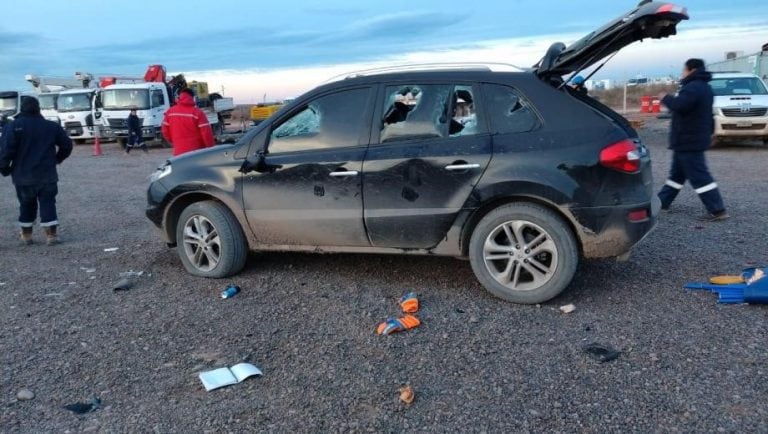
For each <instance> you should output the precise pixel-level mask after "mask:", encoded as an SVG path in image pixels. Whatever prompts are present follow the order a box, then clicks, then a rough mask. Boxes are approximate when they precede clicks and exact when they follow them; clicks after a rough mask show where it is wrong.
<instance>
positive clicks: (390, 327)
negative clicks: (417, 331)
mask: <svg viewBox="0 0 768 434" xmlns="http://www.w3.org/2000/svg"><path fill="white" fill-rule="evenodd" d="M420 324H421V321H419V319H418V318H416V317H415V316H413V315H405V316H404V317H402V318H395V317H390V318H387V320H386V321H384V322H383V323H381V324H379V327H378V328H376V333H378V334H380V335H391V334H392V333H397V332H404V331H406V330H410V329H412V328H416V327H418V326H419V325H420Z"/></svg>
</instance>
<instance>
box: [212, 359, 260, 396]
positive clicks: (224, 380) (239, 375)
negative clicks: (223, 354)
mask: <svg viewBox="0 0 768 434" xmlns="http://www.w3.org/2000/svg"><path fill="white" fill-rule="evenodd" d="M262 375H263V374H262V373H261V370H260V369H259V368H257V367H255V366H253V365H251V364H250V363H239V364H237V365H235V366H233V367H231V368H220V369H214V370H213V371H207V372H201V373H200V381H202V382H203V386H205V391H206V392H210V391H211V390H214V389H218V388H219V387H224V386H230V385H232V384H237V383H240V382H241V381H244V380H245V379H246V378H249V377H253V376H259V377H260V376H262Z"/></svg>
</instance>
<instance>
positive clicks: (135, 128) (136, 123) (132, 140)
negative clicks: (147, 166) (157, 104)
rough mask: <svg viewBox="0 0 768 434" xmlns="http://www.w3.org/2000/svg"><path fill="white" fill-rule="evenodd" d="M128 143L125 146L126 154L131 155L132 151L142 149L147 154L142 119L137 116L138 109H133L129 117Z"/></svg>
mask: <svg viewBox="0 0 768 434" xmlns="http://www.w3.org/2000/svg"><path fill="white" fill-rule="evenodd" d="M127 124H128V143H126V145H125V153H126V154H130V153H131V149H133V148H135V147H137V146H138V147H140V148H141V150H142V151H144V153H145V154H146V153H147V144H146V143H144V138H143V137H142V135H143V134H142V131H141V118H139V116H138V115H137V114H136V109H131V114H130V115H128V122H127Z"/></svg>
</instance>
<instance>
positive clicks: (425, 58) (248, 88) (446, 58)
mask: <svg viewBox="0 0 768 434" xmlns="http://www.w3.org/2000/svg"><path fill="white" fill-rule="evenodd" d="M767 31H768V25H765V24H763V25H752V26H735V25H727V26H722V25H716V24H715V23H712V26H711V27H706V28H702V27H697V28H693V29H690V30H684V31H682V32H681V33H680V34H679V35H677V36H674V37H672V38H669V39H663V40H648V41H645V42H642V43H636V44H633V45H632V46H630V47H627V48H626V49H624V50H622V51H621V52H620V53H619V54H618V55H617V56H616V57H615V58H614V59H613V60H612V61H611V62H610V63H609V64H608V65H607V66H606V68H605V69H604V70H602V71H600V72H599V73H598V75H596V78H601V77H602V78H615V79H624V78H627V77H631V76H634V75H637V74H640V73H655V74H678V72H679V70H680V68H681V65H682V64H683V62H684V61H685V60H686V59H688V58H690V57H702V58H705V59H706V60H708V61H717V60H720V59H722V58H723V56H724V53H725V52H726V51H745V52H747V53H751V52H755V51H758V50H759V49H760V46H761V45H762V44H764V43H766V42H768V39H766V34H767V33H768V32H767ZM581 36H582V35H580V34H561V35H549V36H540V37H536V38H515V39H503V40H491V41H483V42H479V43H475V44H472V45H471V46H466V47H458V48H455V49H445V50H432V51H422V52H411V53H404V54H403V55H398V56H388V57H385V58H382V59H380V60H379V61H374V62H365V63H347V64H336V65H317V66H310V67H298V68H285V69H262V70H258V69H255V70H242V71H231V70H220V71H200V72H190V73H188V74H187V76H188V77H190V78H193V79H195V80H205V81H208V82H209V84H210V85H211V88H212V89H220V87H221V86H222V85H223V86H225V88H226V94H227V95H229V96H234V97H235V99H236V100H237V101H238V102H243V103H254V102H260V101H262V100H263V99H264V95H265V94H266V99H267V100H281V99H284V98H288V97H295V96H298V95H300V94H302V93H304V92H306V91H308V90H311V89H312V88H314V87H316V86H317V85H319V84H322V83H323V82H325V81H327V80H328V79H330V78H331V77H334V76H338V75H343V74H346V73H349V72H351V71H357V70H364V69H369V68H376V67H386V66H391V65H402V64H413V63H444V62H448V63H450V62H499V63H511V64H515V65H519V66H522V67H529V66H531V65H533V64H535V63H536V62H538V60H539V59H540V58H541V56H542V55H543V54H544V52H545V51H546V49H547V48H548V47H549V45H550V44H551V43H552V42H555V41H565V42H566V43H567V42H572V41H575V40H576V39H578V38H579V37H581Z"/></svg>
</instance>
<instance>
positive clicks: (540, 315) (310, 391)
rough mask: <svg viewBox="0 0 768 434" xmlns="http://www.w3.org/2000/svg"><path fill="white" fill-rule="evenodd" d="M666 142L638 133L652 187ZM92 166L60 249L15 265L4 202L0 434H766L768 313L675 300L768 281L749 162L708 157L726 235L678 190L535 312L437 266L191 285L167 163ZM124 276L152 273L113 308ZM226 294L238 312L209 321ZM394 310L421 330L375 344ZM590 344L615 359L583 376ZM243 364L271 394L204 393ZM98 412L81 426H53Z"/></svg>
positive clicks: (302, 272) (108, 159)
mask: <svg viewBox="0 0 768 434" xmlns="http://www.w3.org/2000/svg"><path fill="white" fill-rule="evenodd" d="M666 128H668V124H667V123H666V122H658V121H654V122H652V123H650V124H649V125H648V126H647V127H646V128H645V129H644V130H643V136H644V138H645V140H646V142H647V144H648V145H649V146H650V147H651V149H652V151H653V152H654V157H655V170H656V172H655V173H656V183H657V184H659V185H660V184H661V183H662V182H663V179H664V174H665V173H666V170H667V164H668V161H669V155H668V153H667V151H666V150H665V146H664V142H665V131H666ZM105 153H106V155H105V156H103V157H100V158H96V157H92V156H91V155H90V148H89V147H79V148H77V149H76V151H75V153H74V156H73V157H72V158H71V159H70V160H68V161H67V162H66V163H65V164H64V166H63V167H62V168H61V178H62V182H61V184H60V190H61V193H60V196H59V202H60V220H61V221H62V230H61V236H62V238H63V240H64V241H65V243H64V244H62V245H60V246H57V247H53V248H48V247H46V246H44V245H40V244H38V245H35V246H32V247H26V248H23V247H20V246H19V245H18V242H17V239H16V238H17V234H16V229H15V227H14V222H15V219H16V211H15V208H16V203H15V196H14V194H13V192H12V187H11V185H10V182H9V180H7V179H3V180H2V181H1V182H0V197H3V199H2V201H0V229H1V230H0V255H2V261H1V265H0V294H1V295H2V299H3V302H2V315H0V348H2V351H1V352H0V431H2V432H36V433H37V432H81V431H101V432H152V431H155V432H243V431H262V432H290V431H293V432H308V431H314V432H317V431H323V432H327V431H332V432H337V431H373V432H401V431H406V430H408V431H436V432H483V431H486V432H665V433H667V432H693V433H701V432H768V404H766V399H765V397H766V396H768V382H766V381H765V375H766V371H768V365H766V363H767V362H768V348H767V347H766V345H765V336H766V332H767V331H768V321H767V319H766V317H767V315H766V313H767V312H768V311H766V310H765V308H764V307H760V306H718V305H717V304H716V303H715V302H716V300H715V296H714V295H709V294H699V293H687V292H685V291H684V290H682V285H683V283H684V282H686V281H692V280H699V281H700V280H703V279H705V278H706V277H708V276H710V275H713V274H718V273H732V272H736V271H738V270H740V269H741V268H743V267H745V266H747V265H755V264H765V263H768V249H766V246H767V244H768V241H766V240H768V229H767V228H766V225H765V217H760V216H765V215H766V214H768V202H767V201H766V200H765V191H766V188H768V178H767V177H766V175H765V173H766V172H765V170H766V169H765V167H766V164H765V163H766V161H768V149H766V148H764V147H762V146H740V147H728V148H719V149H715V150H713V151H711V153H710V154H709V155H710V161H711V165H712V168H713V172H714V173H715V176H716V177H717V178H718V181H719V182H720V184H721V185H722V190H723V193H724V195H725V198H726V201H727V203H728V204H729V206H730V209H731V212H732V214H733V219H731V220H730V221H728V222H724V223H717V224H705V225H699V224H697V223H696V222H695V220H694V218H693V217H694V216H695V215H697V214H699V213H700V212H701V205H700V204H699V202H698V199H697V197H696V196H695V194H694V193H693V192H692V191H691V189H690V187H688V188H687V189H686V190H685V192H684V193H683V194H682V195H681V197H680V199H679V201H678V203H677V204H676V206H675V207H674V212H673V213H671V214H669V215H666V216H664V218H663V220H662V221H661V223H660V224H659V227H658V229H657V230H656V231H655V232H654V233H653V234H652V235H651V236H650V237H649V238H648V239H647V241H646V242H645V243H644V244H642V245H641V246H640V247H639V248H638V249H637V250H636V253H635V255H634V256H633V258H632V260H631V261H630V262H628V263H617V262H614V261H605V262H590V263H584V264H583V265H582V266H581V269H580V272H579V273H578V276H577V278H576V280H575V281H574V283H573V285H572V286H571V287H570V288H569V289H568V290H567V291H566V292H565V293H564V294H563V295H562V296H561V297H559V298H558V299H556V300H554V301H552V302H550V303H547V304H544V305H542V306H517V305H513V304H509V303H505V302H502V301H500V300H498V299H495V298H493V297H491V296H490V295H488V294H486V293H485V292H484V291H483V290H482V288H480V286H479V285H478V283H477V282H476V281H475V279H474V277H473V275H472V272H471V270H470V266H469V264H468V263H466V262H462V261H457V260H454V259H445V258H421V257H419V258H414V257H390V256H351V255H304V254H254V255H252V256H251V258H250V260H249V263H248V267H247V269H246V271H245V272H243V273H242V274H241V275H240V276H237V277H236V278H234V279H231V280H226V281H225V280H221V281H216V280H205V279H199V278H194V277H191V276H189V275H187V274H186V273H185V272H184V271H183V269H182V267H181V265H180V263H179V261H178V260H177V258H176V255H175V251H173V250H169V249H167V248H166V247H165V246H164V245H163V244H162V243H161V242H160V240H159V239H158V238H157V237H156V236H155V234H154V232H153V229H152V228H151V225H150V224H149V222H148V221H147V220H146V219H145V218H144V216H143V210H144V205H145V185H146V176H147V175H148V174H149V173H150V172H151V171H152V169H153V168H154V167H156V166H157V164H158V163H159V162H161V161H162V160H163V159H164V158H165V157H166V156H167V155H168V152H167V151H166V150H159V149H156V150H152V151H151V152H150V154H149V155H141V154H140V153H137V155H131V156H130V157H125V156H123V155H121V154H120V153H119V151H118V149H117V147H116V145H107V146H105ZM38 236H39V235H38ZM111 247H118V248H119V250H118V251H116V252H105V251H104V249H105V248H111ZM128 270H141V271H145V272H146V273H148V274H147V275H145V276H144V277H142V278H141V279H140V280H139V282H138V284H137V286H136V287H135V288H134V289H131V290H130V291H127V292H120V293H115V292H113V291H111V290H110V289H109V285H111V284H112V283H113V282H115V281H117V280H119V279H118V278H119V273H121V272H125V271H128ZM89 271H90V272H89ZM230 282H234V283H237V284H239V285H240V286H242V287H243V292H242V293H241V294H239V295H238V296H237V297H235V298H233V299H231V300H221V299H220V298H219V292H220V291H221V289H222V288H224V287H225V286H226V284H228V283H230ZM406 290H415V291H417V292H418V293H419V294H421V302H422V310H421V312H420V313H419V316H420V318H421V319H422V321H423V324H422V326H421V327H420V328H418V329H416V330H413V331H411V332H409V333H406V334H401V335H395V336H390V337H379V336H376V335H375V334H374V328H375V326H376V325H377V323H378V322H379V321H380V320H382V319H384V318H385V317H387V316H388V315H390V314H395V313H397V305H396V299H397V297H399V296H400V295H401V294H403V293H404V292H405V291H406ZM568 303H574V304H575V305H576V308H577V310H576V311H575V312H574V313H572V314H569V315H564V314H562V313H560V312H559V310H558V308H559V307H560V306H562V305H565V304H568ZM592 341H596V342H601V343H606V344H610V345H612V346H614V347H615V348H617V349H619V350H620V351H622V354H621V357H620V358H619V359H618V360H616V361H613V362H609V363H605V364H599V363H597V362H596V361H593V360H591V359H589V358H588V357H587V356H585V355H584V354H583V353H582V351H581V347H582V346H583V345H584V344H585V343H586V342H592ZM244 359H248V360H250V361H251V362H252V363H254V364H256V365H257V366H259V367H260V368H261V369H262V370H263V371H264V377H262V378H255V379H250V380H247V381H246V382H244V383H242V384H239V385H236V386H232V387H229V388H225V389H221V390H217V391H214V392H210V393H206V392H205V391H204V389H203V388H202V387H201V384H200V382H199V380H198V379H197V373H198V372H200V371H202V370H206V369H209V368H214V367H220V366H231V365H233V364H235V363H238V362H240V361H241V360H244ZM403 384H410V385H411V386H412V387H413V388H414V390H415V392H416V400H415V402H413V403H412V404H411V405H404V404H402V403H400V402H399V400H398V392H397V391H398V389H399V388H400V386H402V385H403ZM25 388H26V389H29V390H31V391H32V392H34V394H35V397H34V399H32V400H17V393H18V392H19V391H20V390H21V389H25ZM91 396H98V397H99V398H100V399H101V400H102V407H101V408H100V409H99V410H97V411H95V412H93V413H89V414H86V415H82V416H78V415H75V414H73V413H70V412H68V411H66V410H64V409H63V408H62V407H63V406H64V405H67V404H71V403H73V402H78V401H87V400H89V399H90V397H91Z"/></svg>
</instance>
